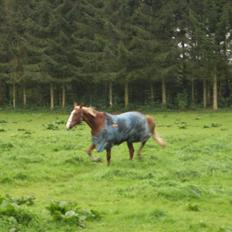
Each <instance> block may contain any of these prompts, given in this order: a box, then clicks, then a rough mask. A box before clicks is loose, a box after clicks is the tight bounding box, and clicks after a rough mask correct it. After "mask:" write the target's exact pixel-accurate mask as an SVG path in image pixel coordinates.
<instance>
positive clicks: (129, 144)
mask: <svg viewBox="0 0 232 232" xmlns="http://www.w3.org/2000/svg"><path fill="white" fill-rule="evenodd" d="M127 146H128V149H129V153H130V160H132V159H133V157H134V151H135V150H134V146H133V144H132V143H129V142H127Z"/></svg>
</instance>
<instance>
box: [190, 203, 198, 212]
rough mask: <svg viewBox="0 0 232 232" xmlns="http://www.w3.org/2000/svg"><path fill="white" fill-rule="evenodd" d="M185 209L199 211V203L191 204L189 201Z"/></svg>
mask: <svg viewBox="0 0 232 232" xmlns="http://www.w3.org/2000/svg"><path fill="white" fill-rule="evenodd" d="M187 210H189V211H194V212H199V211H200V208H199V205H197V204H191V203H189V204H188V205H187Z"/></svg>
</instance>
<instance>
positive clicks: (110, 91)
mask: <svg viewBox="0 0 232 232" xmlns="http://www.w3.org/2000/svg"><path fill="white" fill-rule="evenodd" d="M109 104H110V107H112V106H113V91H112V82H110V83H109Z"/></svg>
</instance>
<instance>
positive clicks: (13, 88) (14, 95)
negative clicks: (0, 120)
mask: <svg viewBox="0 0 232 232" xmlns="http://www.w3.org/2000/svg"><path fill="white" fill-rule="evenodd" d="M12 97H13V98H12V100H13V108H14V109H15V107H16V84H15V82H13V86H12Z"/></svg>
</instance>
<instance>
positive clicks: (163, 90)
mask: <svg viewBox="0 0 232 232" xmlns="http://www.w3.org/2000/svg"><path fill="white" fill-rule="evenodd" d="M166 104H167V97H166V83H165V80H164V79H162V105H163V106H166Z"/></svg>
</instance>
